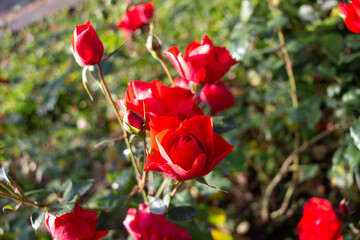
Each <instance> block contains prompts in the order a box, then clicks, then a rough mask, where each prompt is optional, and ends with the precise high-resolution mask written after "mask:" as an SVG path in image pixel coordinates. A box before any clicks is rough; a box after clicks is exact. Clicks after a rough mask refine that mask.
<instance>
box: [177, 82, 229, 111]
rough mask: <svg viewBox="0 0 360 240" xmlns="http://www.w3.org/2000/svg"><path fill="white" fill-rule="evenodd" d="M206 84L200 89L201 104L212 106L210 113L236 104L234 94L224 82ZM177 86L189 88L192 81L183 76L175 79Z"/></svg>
mask: <svg viewBox="0 0 360 240" xmlns="http://www.w3.org/2000/svg"><path fill="white" fill-rule="evenodd" d="M220 81H221V80H218V81H216V82H217V83H216V84H205V85H204V87H203V88H202V89H201V91H200V104H205V105H207V106H209V107H210V115H212V116H215V115H216V114H217V113H218V112H221V111H224V110H226V109H228V108H231V107H232V106H233V105H234V104H235V98H234V95H233V94H232V93H231V92H230V91H229V90H228V89H227V88H226V85H225V84H224V83H219V82H220ZM174 83H175V86H178V87H181V88H184V89H189V88H190V83H191V82H189V81H186V80H185V79H183V78H175V79H174Z"/></svg>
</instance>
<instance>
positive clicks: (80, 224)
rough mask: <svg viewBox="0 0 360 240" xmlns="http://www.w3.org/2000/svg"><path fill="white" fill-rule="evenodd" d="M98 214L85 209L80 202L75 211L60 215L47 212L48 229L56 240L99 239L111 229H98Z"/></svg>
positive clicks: (45, 218)
mask: <svg viewBox="0 0 360 240" xmlns="http://www.w3.org/2000/svg"><path fill="white" fill-rule="evenodd" d="M98 219H99V218H98V216H97V215H96V213H95V212H94V211H89V210H83V209H82V208H81V207H80V206H79V205H78V204H76V205H75V207H74V211H73V212H69V213H65V214H63V215H60V216H54V215H52V214H50V213H48V212H46V213H45V216H44V221H45V226H46V229H47V230H48V231H49V232H50V233H51V235H52V237H53V238H54V239H56V240H69V239H76V240H97V239H100V238H102V237H104V236H105V235H106V234H108V232H109V231H96V226H97V223H98Z"/></svg>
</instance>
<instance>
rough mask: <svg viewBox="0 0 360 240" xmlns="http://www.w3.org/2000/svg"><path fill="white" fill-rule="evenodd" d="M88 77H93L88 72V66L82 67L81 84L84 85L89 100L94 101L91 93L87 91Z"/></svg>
mask: <svg viewBox="0 0 360 240" xmlns="http://www.w3.org/2000/svg"><path fill="white" fill-rule="evenodd" d="M88 79H91V80H93V79H94V77H93V76H92V74H91V73H90V71H89V67H84V68H83V70H82V83H83V85H84V88H85V90H86V92H87V94H88V95H89V98H90V100H91V101H94V99H93V97H92V95H91V93H90V92H89V89H88V87H87V82H88Z"/></svg>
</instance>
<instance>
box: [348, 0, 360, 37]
mask: <svg viewBox="0 0 360 240" xmlns="http://www.w3.org/2000/svg"><path fill="white" fill-rule="evenodd" d="M346 11H347V15H346V18H345V25H346V27H347V28H348V29H349V30H350V31H352V32H354V33H360V7H357V6H356V5H351V4H350V3H349V4H347V5H346Z"/></svg>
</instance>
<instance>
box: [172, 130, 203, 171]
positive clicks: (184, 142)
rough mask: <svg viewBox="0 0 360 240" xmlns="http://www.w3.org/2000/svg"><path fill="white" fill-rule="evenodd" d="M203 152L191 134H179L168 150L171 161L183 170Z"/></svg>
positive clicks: (188, 168) (189, 167) (190, 166)
mask: <svg viewBox="0 0 360 240" xmlns="http://www.w3.org/2000/svg"><path fill="white" fill-rule="evenodd" d="M202 153H204V151H203V149H202V147H201V145H199V143H198V141H197V140H196V138H195V137H193V136H181V137H180V138H179V139H178V141H177V142H175V144H174V145H173V146H172V148H171V150H170V154H169V155H170V158H171V160H172V162H173V163H174V164H176V165H178V166H180V167H181V168H183V169H184V170H190V169H191V168H192V166H193V164H194V161H195V159H196V158H197V157H198V156H199V155H200V154H202Z"/></svg>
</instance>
